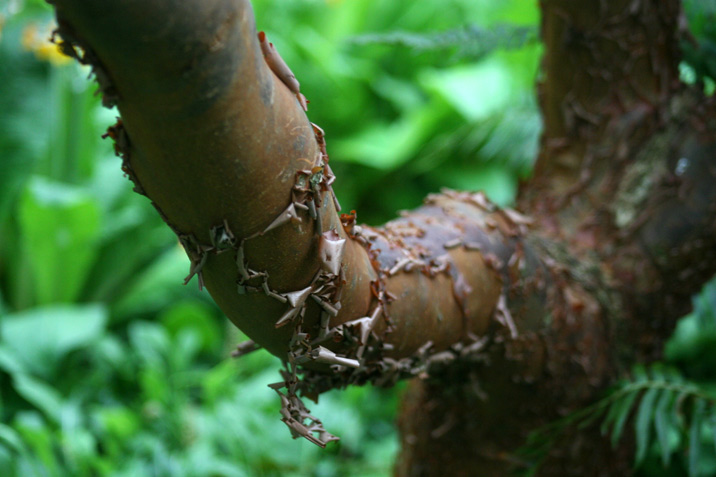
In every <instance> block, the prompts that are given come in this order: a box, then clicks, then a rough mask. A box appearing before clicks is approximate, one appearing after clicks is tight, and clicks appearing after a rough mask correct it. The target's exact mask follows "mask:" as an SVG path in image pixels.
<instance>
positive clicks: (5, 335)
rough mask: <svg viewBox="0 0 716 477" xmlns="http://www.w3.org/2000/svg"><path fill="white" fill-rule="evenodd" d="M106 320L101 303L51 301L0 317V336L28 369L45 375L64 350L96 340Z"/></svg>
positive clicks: (54, 365) (56, 363)
mask: <svg viewBox="0 0 716 477" xmlns="http://www.w3.org/2000/svg"><path fill="white" fill-rule="evenodd" d="M106 323H107V311H106V309H105V308H104V307H103V306H102V305H99V304H90V305H54V306H47V307H40V308H33V309H30V310H27V311H21V312H18V313H14V314H11V315H7V316H5V317H3V318H2V320H1V321H0V338H1V339H2V342H3V346H4V347H6V348H8V350H11V351H12V353H13V354H14V355H15V356H17V357H18V358H19V359H20V361H21V362H22V363H23V364H24V365H26V366H27V367H28V369H30V370H32V371H33V372H35V373H38V374H40V375H42V376H47V375H48V374H49V373H50V372H52V371H53V370H55V368H56V366H57V365H58V364H59V360H60V359H61V358H62V357H63V356H64V355H65V354H67V353H68V352H70V351H72V350H74V349H77V348H80V347H83V346H87V345H89V344H91V343H93V342H94V341H95V340H98V339H99V338H100V336H101V335H102V333H103V332H104V329H105V325H106Z"/></svg>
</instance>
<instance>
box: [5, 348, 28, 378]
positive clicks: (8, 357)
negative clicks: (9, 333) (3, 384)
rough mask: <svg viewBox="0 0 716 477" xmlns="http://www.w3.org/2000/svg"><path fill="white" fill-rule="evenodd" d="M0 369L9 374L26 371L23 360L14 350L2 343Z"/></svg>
mask: <svg viewBox="0 0 716 477" xmlns="http://www.w3.org/2000/svg"><path fill="white" fill-rule="evenodd" d="M0 369H2V370H4V371H5V372H7V373H9V374H14V373H23V372H25V371H26V369H25V366H24V365H23V362H22V360H21V359H20V358H19V357H18V356H17V354H16V353H15V351H14V350H12V349H11V348H9V347H8V346H6V345H5V344H4V343H1V342H0Z"/></svg>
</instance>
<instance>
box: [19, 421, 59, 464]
mask: <svg viewBox="0 0 716 477" xmlns="http://www.w3.org/2000/svg"><path fill="white" fill-rule="evenodd" d="M12 426H13V428H15V429H16V430H17V432H18V434H20V436H22V440H23V442H24V443H25V444H26V445H27V448H28V457H29V459H27V460H24V462H23V463H24V465H25V470H26V472H27V473H22V474H20V475H43V476H45V475H47V476H53V477H54V476H57V477H59V476H61V475H62V474H63V473H62V471H61V468H60V465H59V462H58V460H57V457H56V454H55V450H56V448H55V444H56V442H57V440H56V433H55V432H54V431H53V430H52V429H51V427H50V426H48V425H47V423H46V422H45V420H44V419H42V416H41V415H40V413H39V412H37V411H35V410H32V411H22V412H19V413H17V415H16V416H15V419H14V420H13V422H12Z"/></svg>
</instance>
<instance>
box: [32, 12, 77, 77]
mask: <svg viewBox="0 0 716 477" xmlns="http://www.w3.org/2000/svg"><path fill="white" fill-rule="evenodd" d="M53 29H54V25H52V24H47V25H45V27H44V28H39V27H38V26H37V25H36V24H34V23H31V24H29V25H27V26H26V27H25V29H24V30H23V31H22V46H23V48H25V50H27V51H32V52H33V53H34V54H35V57H36V58H37V59H38V60H41V61H49V62H50V63H51V64H52V65H54V66H62V65H66V64H68V63H70V62H71V61H72V58H70V57H69V56H67V55H65V54H64V53H62V51H61V50H60V48H59V46H58V45H56V44H55V43H53V42H52V41H50V36H51V35H52V30H53Z"/></svg>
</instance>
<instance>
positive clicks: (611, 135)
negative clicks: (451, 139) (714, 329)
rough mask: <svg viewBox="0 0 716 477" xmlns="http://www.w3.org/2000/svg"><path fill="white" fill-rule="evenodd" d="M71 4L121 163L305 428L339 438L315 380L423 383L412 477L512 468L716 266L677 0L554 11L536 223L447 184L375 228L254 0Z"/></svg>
mask: <svg viewBox="0 0 716 477" xmlns="http://www.w3.org/2000/svg"><path fill="white" fill-rule="evenodd" d="M54 3H55V6H56V10H57V16H58V21H59V24H60V34H61V35H62V37H63V38H64V39H65V40H66V41H67V42H68V44H67V45H66V46H65V48H66V49H68V50H69V44H70V43H71V44H74V45H76V46H78V47H81V48H82V51H80V50H75V51H76V54H77V55H78V56H80V57H81V58H82V60H83V61H85V62H88V63H90V64H91V65H92V66H93V68H94V70H95V72H96V73H97V77H98V80H99V82H100V85H101V88H102V90H103V94H104V98H105V100H106V101H107V102H116V103H117V104H118V106H119V110H120V112H121V115H122V122H121V123H118V125H116V126H115V127H114V128H113V129H111V131H110V133H111V134H110V135H112V136H113V137H114V138H115V140H116V144H117V148H118V152H119V153H120V154H122V155H123V160H124V170H125V172H126V173H127V174H128V175H129V176H130V178H131V179H132V180H133V181H134V182H135V185H136V187H137V189H138V191H139V192H141V193H144V194H146V195H147V196H148V197H149V198H150V199H151V200H152V202H153V204H154V206H155V207H156V208H157V210H158V211H159V212H160V214H161V215H162V217H164V219H165V220H166V222H167V223H168V224H169V225H170V226H171V227H172V229H173V230H174V231H175V232H176V233H177V235H178V236H179V238H180V240H181V241H182V243H183V244H184V246H185V248H186V249H187V253H188V254H189V256H190V258H191V260H192V273H195V274H197V275H199V276H200V278H201V279H202V280H203V283H205V285H206V287H207V289H208V290H209V291H210V293H211V294H212V297H214V299H215V300H216V302H217V303H218V304H219V306H220V307H221V308H222V310H224V312H225V313H226V314H227V316H228V317H229V318H230V319H231V320H232V321H233V322H234V323H235V324H236V325H237V326H239V327H240V328H241V329H242V330H243V331H245V332H246V333H247V334H248V335H249V336H250V337H251V338H252V339H253V340H255V341H256V342H257V343H259V344H260V345H262V346H264V347H266V348H267V349H268V350H269V351H271V352H272V353H274V354H275V355H277V356H279V357H281V358H282V359H283V360H285V361H287V362H288V365H287V372H286V373H285V374H284V383H282V385H284V386H285V388H286V390H285V391H281V387H280V385H277V386H276V388H277V390H279V391H280V392H281V394H282V400H283V410H282V414H283V416H284V421H285V422H286V423H287V424H288V425H289V426H290V427H291V429H292V431H293V432H294V434H295V435H301V436H304V437H306V438H309V439H311V440H313V441H314V442H317V443H319V444H324V443H325V442H326V441H328V440H331V436H330V435H329V434H327V433H326V432H325V431H324V430H323V429H322V427H321V425H320V422H319V421H316V420H315V419H314V418H313V417H312V416H308V415H307V414H306V412H305V409H304V408H303V407H302V404H301V403H300V401H298V399H297V397H296V396H295V393H296V392H298V391H302V392H303V393H304V394H306V395H308V396H313V395H315V394H316V393H318V392H321V391H323V390H325V389H328V388H331V387H336V386H344V385H347V384H352V383H363V382H366V381H372V382H376V383H378V384H391V383H393V382H395V380H397V379H400V378H405V377H411V376H419V377H420V378H421V379H420V380H417V381H415V382H413V383H412V384H411V387H410V389H409V391H408V395H407V397H406V400H405V403H404V407H403V412H402V414H401V419H400V427H401V432H402V442H403V452H402V455H401V458H400V460H399V463H398V466H397V473H398V474H399V475H504V474H505V472H507V470H508V469H510V468H514V467H520V466H521V465H526V464H527V463H524V462H520V461H519V459H517V458H516V457H515V456H514V455H513V454H512V453H513V451H514V450H515V449H516V448H517V447H519V446H520V445H521V444H522V443H523V442H524V439H525V437H526V435H527V433H528V432H529V431H530V430H533V429H534V428H535V427H537V426H539V425H542V424H544V423H546V422H549V421H550V420H552V419H554V418H556V417H559V416H562V415H564V414H565V413H566V412H569V411H570V410H573V409H575V408H578V407H580V406H583V405H584V404H585V403H588V402H589V401H591V400H593V399H594V398H595V397H596V396H598V395H599V393H600V392H601V391H602V390H603V389H604V386H605V385H606V384H608V383H609V382H611V380H612V379H613V378H614V377H615V376H616V375H617V374H618V373H619V371H620V370H621V369H622V368H623V367H624V366H625V365H626V364H628V363H630V362H631V361H633V360H634V359H651V358H654V357H656V356H658V353H659V350H660V346H661V344H662V342H663V340H664V339H665V337H666V336H667V335H668V333H669V332H670V330H671V327H672V325H673V322H674V320H675V319H676V318H677V317H678V316H679V315H680V314H682V313H683V312H684V310H686V309H687V308H688V306H689V294H690V293H692V292H693V291H695V290H696V289H697V287H698V286H699V285H700V284H701V283H703V281H704V280H705V279H706V278H707V277H709V276H711V275H713V273H714V270H715V268H716V265H714V263H716V260H713V259H711V260H706V259H707V258H708V257H713V251H714V249H716V247H714V245H716V244H714V237H715V236H716V233H714V232H716V231H715V230H714V228H715V226H714V224H715V223H716V220H715V217H716V210H714V207H713V204H714V203H716V201H715V200H714V199H716V197H714V194H715V193H714V190H716V188H714V187H713V185H714V183H716V173H715V171H714V170H712V169H713V167H712V166H711V165H710V162H712V160H711V157H712V155H711V153H712V152H713V148H714V143H713V140H712V139H711V138H710V137H709V135H708V133H709V132H713V130H714V128H713V124H711V123H710V122H709V121H710V120H709V118H710V117H713V116H709V113H710V112H712V111H713V107H712V105H711V104H710V103H709V102H707V101H704V100H703V98H701V97H700V96H699V95H698V93H695V92H693V91H687V90H685V89H684V88H683V87H682V86H681V85H679V83H678V81H677V80H678V75H677V68H676V67H677V61H678V50H677V40H678V35H679V31H678V29H677V26H678V13H679V4H678V2H676V1H675V0H672V1H668V2H663V1H657V0H651V1H638V0H637V1H629V2H626V1H615V2H598V1H596V0H595V1H587V2H571V1H567V0H559V1H558V0H544V1H543V2H542V8H543V25H542V27H543V29H542V34H543V39H544V41H545V46H546V52H547V53H546V56H545V60H544V65H543V67H544V73H545V75H544V76H545V78H544V80H543V83H542V84H541V86H540V97H541V107H542V111H543V114H544V120H545V133H544V137H543V140H542V148H541V151H540V156H539V160H538V163H537V168H536V171H535V176H534V178H533V179H532V180H531V181H530V182H529V183H527V184H526V185H525V186H524V187H523V189H522V191H521V196H520V205H521V208H522V210H523V211H526V212H528V213H529V215H530V218H527V217H525V216H523V215H520V214H518V213H516V212H513V211H509V210H499V209H497V208H495V207H494V206H492V205H491V204H490V203H489V202H488V201H487V200H486V199H485V198H484V197H483V196H482V195H480V194H472V193H456V192H450V191H447V192H444V193H443V194H441V195H435V196H431V197H429V198H428V199H427V200H426V203H425V205H424V206H423V207H421V208H419V209H417V210H416V211H413V212H411V213H408V214H406V215H405V216H403V217H401V218H400V219H397V220H395V221H393V222H390V223H388V224H387V225H386V226H385V227H383V228H380V229H371V228H367V227H366V228H363V229H360V228H359V227H357V226H355V224H354V220H355V218H354V217H353V216H352V215H344V216H343V217H340V216H339V215H338V212H337V210H336V209H337V206H338V205H337V202H334V200H333V196H332V191H331V181H332V179H333V177H332V173H331V171H330V166H329V165H328V158H327V156H326V155H325V154H324V153H325V150H324V146H325V142H324V138H323V135H322V132H320V130H319V129H316V128H314V127H313V126H312V125H311V124H310V122H309V121H308V119H307V118H306V116H305V114H304V112H303V109H302V105H301V95H300V93H299V91H298V84H297V83H296V84H294V83H293V80H291V75H290V74H289V73H290V70H288V71H289V72H288V73H286V70H284V69H283V68H282V67H281V66H280V62H278V60H277V59H276V58H274V57H273V53H269V54H268V56H269V57H270V58H268V60H265V59H264V56H263V54H262V53H261V48H260V46H259V41H258V38H257V34H256V30H255V27H254V22H253V15H252V12H251V8H250V5H249V4H248V2H247V1H245V0H236V1H229V0H213V1H208V2H206V1H202V2H198V1H197V2H168V1H159V0H156V1H142V2H137V1H129V0H124V1H120V0H117V1H113V2H108V1H106V0H102V1H100V0H95V1H79V0H56V1H55V2H54ZM607 4H608V5H607ZM157 25H161V28H158V27H157ZM264 43H265V41H264ZM266 51H270V48H269V47H267V46H266V45H265V44H264V52H266ZM267 61H268V64H267ZM277 75H278V76H277ZM711 137H713V136H711ZM682 157H683V158H686V159H685V160H686V162H684V161H681V162H680V164H681V166H680V168H679V169H678V170H679V172H678V173H677V172H675V171H676V163H677V161H679V160H680V159H681V158H682ZM684 164H686V166H685V168H684V167H682V166H684ZM708 254H712V255H708ZM298 365H301V366H302V369H303V371H302V373H303V374H302V375H301V376H302V377H301V379H300V380H299V381H297V375H296V374H295V373H296V371H297V366H298ZM628 454H629V447H628V446H624V447H622V448H620V449H618V450H616V451H613V450H612V449H611V448H610V446H608V445H607V443H605V442H604V441H603V439H602V438H601V437H600V436H598V435H596V433H594V432H590V431H584V432H581V433H575V434H573V435H568V436H567V437H566V440H565V443H564V446H562V447H560V448H559V449H555V450H554V451H553V454H552V455H551V458H550V460H548V462H547V463H546V465H545V467H544V472H545V475H567V474H573V475H620V474H623V473H624V472H626V470H627V469H628V468H629V461H628V459H627V457H628ZM585 455H589V456H591V459H592V460H589V459H587V458H585ZM599 462H601V463H603V465H602V466H601V467H600V466H598V465H596V464H595V463H599Z"/></svg>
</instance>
